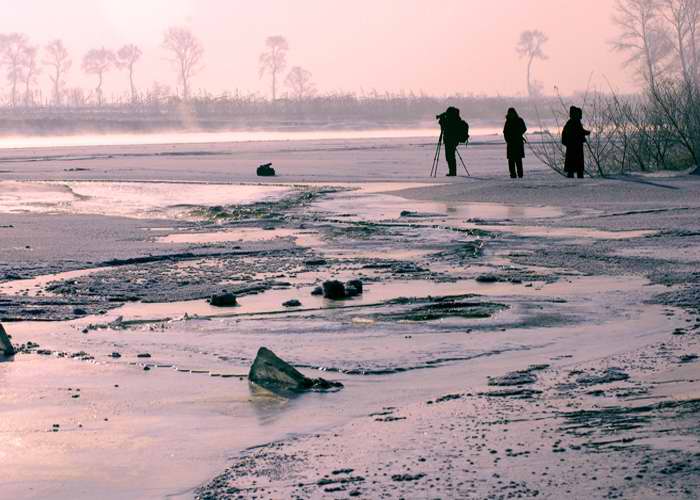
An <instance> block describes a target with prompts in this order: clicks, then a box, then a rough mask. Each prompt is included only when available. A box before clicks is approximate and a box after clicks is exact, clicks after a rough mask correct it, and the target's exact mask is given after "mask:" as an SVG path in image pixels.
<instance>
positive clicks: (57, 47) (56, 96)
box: [43, 39, 73, 106]
mask: <svg viewBox="0 0 700 500" xmlns="http://www.w3.org/2000/svg"><path fill="white" fill-rule="evenodd" d="M44 51H45V52H46V59H44V61H43V63H44V64H45V65H46V66H49V67H51V74H50V75H49V78H50V79H51V83H52V85H53V102H54V104H55V105H56V106H59V105H60V104H61V94H62V92H63V87H64V85H65V81H64V77H65V74H66V73H68V71H69V70H70V67H71V65H72V64H73V61H71V59H70V56H69V55H68V51H67V50H66V48H65V47H64V46H63V42H62V41H61V40H58V39H56V40H52V41H51V42H49V43H48V44H47V45H46V47H44Z"/></svg>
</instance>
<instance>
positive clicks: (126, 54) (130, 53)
mask: <svg viewBox="0 0 700 500" xmlns="http://www.w3.org/2000/svg"><path fill="white" fill-rule="evenodd" d="M141 54H142V52H141V49H140V48H138V47H137V46H136V45H132V44H129V45H124V46H123V47H122V48H121V49H119V50H118V51H117V67H118V68H119V69H126V70H128V71H129V88H130V89H131V102H132V103H134V102H136V100H137V98H138V95H137V92H136V85H135V84H134V65H135V64H136V63H137V62H138V60H139V59H141Z"/></svg>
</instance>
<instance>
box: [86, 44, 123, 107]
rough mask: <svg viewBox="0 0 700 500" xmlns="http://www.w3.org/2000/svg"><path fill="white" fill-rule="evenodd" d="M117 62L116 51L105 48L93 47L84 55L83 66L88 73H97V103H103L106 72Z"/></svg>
mask: <svg viewBox="0 0 700 500" xmlns="http://www.w3.org/2000/svg"><path fill="white" fill-rule="evenodd" d="M114 64H115V57H114V52H112V51H111V50H108V49H105V48H104V47H102V48H101V49H91V50H89V51H88V52H87V53H86V54H85V56H84V57H83V64H82V68H83V71H84V72H85V73H87V74H88V75H97V87H95V97H96V98H97V104H98V105H100V106H101V105H102V101H103V99H102V81H103V78H104V74H105V73H106V72H107V71H109V70H110V69H112V67H113V66H114Z"/></svg>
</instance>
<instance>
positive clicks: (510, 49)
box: [0, 0, 635, 95]
mask: <svg viewBox="0 0 700 500" xmlns="http://www.w3.org/2000/svg"><path fill="white" fill-rule="evenodd" d="M0 2H1V3H2V4H3V7H5V8H3V9H2V12H3V16H2V20H1V21H0V24H1V27H0V31H2V32H13V31H19V32H24V33H26V34H28V35H29V36H30V38H31V39H32V41H33V42H34V43H36V44H41V45H43V44H45V43H46V42H47V41H48V40H50V39H52V38H62V39H63V40H64V42H65V44H66V46H67V47H68V49H69V51H70V52H71V54H72V55H73V58H74V62H73V68H72V69H71V72H70V74H69V75H68V83H69V85H70V86H76V85H80V86H84V87H89V86H91V85H92V79H91V78H88V77H86V76H85V75H84V74H82V72H81V70H80V58H82V55H83V54H84V53H85V52H86V51H87V50H88V49H90V48H94V47H101V46H105V47H108V48H114V49H116V48H118V47H119V46H120V45H123V44H125V43H136V44H137V45H139V46H141V48H142V49H143V51H144V57H143V60H142V62H141V63H140V64H139V66H138V67H137V74H136V79H137V85H138V86H139V87H141V88H143V87H150V86H151V85H152V84H153V82H154V81H159V82H161V83H165V84H168V85H170V86H174V85H175V80H174V73H173V71H171V69H170V67H169V65H168V62H167V61H166V60H165V53H164V52H163V50H162V49H161V48H160V42H161V38H162V33H163V31H164V29H165V28H166V27H167V26H169V25H184V26H187V27H189V28H190V29H191V30H192V31H193V32H194V33H195V34H196V35H197V36H198V37H199V38H200V39H201V41H202V44H203V46H204V49H205V56H204V64H205V66H204V68H203V70H202V71H201V72H200V74H199V75H198V76H197V77H196V78H195V79H194V84H193V86H194V88H202V87H204V88H207V89H209V90H210V91H212V92H215V93H218V92H221V91H223V90H234V89H236V88H238V89H240V90H241V91H243V92H249V91H250V92H259V93H261V94H262V93H265V94H266V95H267V93H268V82H267V80H260V79H259V78H258V72H257V69H258V55H259V53H260V52H261V50H262V49H263V45H264V40H265V37H267V36H268V35H273V34H279V35H283V36H285V37H286V38H287V40H288V41H289V45H290V51H289V55H288V61H289V66H293V65H299V66H302V67H304V68H306V69H308V70H309V71H311V72H312V73H313V77H314V81H315V82H316V85H317V87H318V88H319V90H320V91H322V92H325V91H335V90H347V91H356V92H359V91H361V90H362V89H364V90H365V91H369V90H371V89H376V90H378V91H380V92H382V91H385V90H389V91H392V92H393V91H400V90H406V91H410V90H413V91H415V92H419V91H421V90H422V91H424V92H426V93H429V94H437V95H444V94H453V93H463V94H467V93H476V94H489V95H495V94H507V95H517V94H522V93H524V92H525V62H524V61H523V60H520V59H518V57H517V55H516V54H515V50H514V47H515V45H516V42H517V40H518V35H519V33H520V32H521V31H522V30H523V29H534V28H537V29H540V30H542V31H544V32H545V33H547V35H548V36H549V39H550V41H549V43H548V44H547V46H546V48H545V51H546V53H547V54H548V55H549V59H548V60H546V61H538V62H537V63H536V66H535V76H536V78H537V79H538V80H541V81H542V82H543V83H544V85H545V90H547V91H551V89H552V88H553V86H554V85H558V86H559V87H560V89H561V90H562V92H564V93H568V92H571V91H574V90H579V89H584V88H585V87H586V83H587V81H588V79H589V76H590V75H591V73H593V75H594V81H595V82H596V83H597V85H599V86H601V87H606V86H607V84H606V83H605V78H607V79H608V80H610V81H611V82H612V84H613V85H614V86H615V87H617V88H618V89H623V90H627V89H632V88H634V85H635V82H634V78H633V75H632V72H631V71H630V70H629V69H628V70H625V69H623V68H621V61H622V57H621V56H620V55H619V54H615V53H612V52H611V50H610V47H609V45H608V41H609V40H610V39H612V38H613V37H614V36H615V32H616V29H615V27H614V26H613V25H612V23H611V21H610V16H611V12H612V5H613V1H612V0H588V1H587V2H568V1H562V0H491V1H485V0H442V1H440V2H434V1H428V0H373V1H370V0H354V1H352V2H340V1H333V0H288V1H282V0H256V1H252V0H70V1H69V0H23V1H22V2H19V1H17V0H0ZM40 82H41V84H42V85H43V86H47V83H48V82H47V78H46V75H45V74H43V75H41V77H40ZM105 88H106V93H107V94H115V93H122V92H126V76H125V74H123V73H118V72H113V73H111V74H108V75H107V77H106V83H105Z"/></svg>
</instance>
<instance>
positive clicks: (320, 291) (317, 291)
mask: <svg viewBox="0 0 700 500" xmlns="http://www.w3.org/2000/svg"><path fill="white" fill-rule="evenodd" d="M311 295H323V288H321V287H320V286H317V287H316V288H314V289H313V290H312V291H311Z"/></svg>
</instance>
